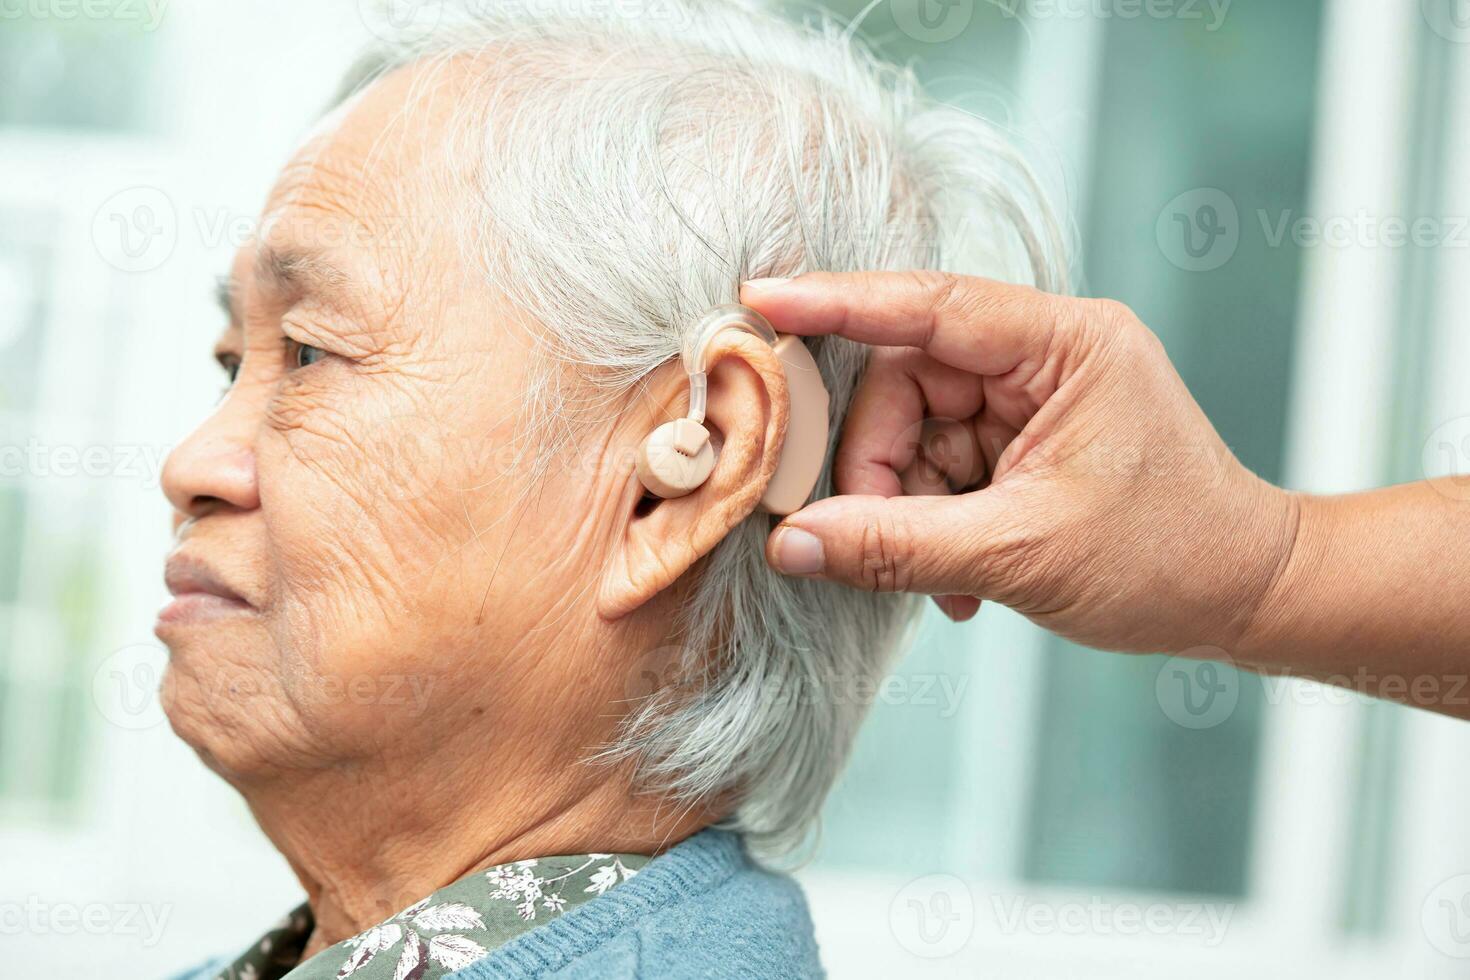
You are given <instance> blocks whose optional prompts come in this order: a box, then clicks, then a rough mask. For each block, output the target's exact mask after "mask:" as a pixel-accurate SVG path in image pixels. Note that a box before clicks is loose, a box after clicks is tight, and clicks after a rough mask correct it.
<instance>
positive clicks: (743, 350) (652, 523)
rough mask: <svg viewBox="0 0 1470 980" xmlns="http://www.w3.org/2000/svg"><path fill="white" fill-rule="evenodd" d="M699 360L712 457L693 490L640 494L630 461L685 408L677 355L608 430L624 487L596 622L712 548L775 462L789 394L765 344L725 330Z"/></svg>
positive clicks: (642, 598)
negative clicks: (623, 420) (704, 361)
mask: <svg viewBox="0 0 1470 980" xmlns="http://www.w3.org/2000/svg"><path fill="white" fill-rule="evenodd" d="M708 363H709V364H710V369H709V405H708V408H707V410H706V412H705V423H704V424H705V428H707V429H709V431H710V439H711V441H712V442H713V443H714V445H715V447H716V449H717V450H718V453H719V455H718V458H717V459H716V461H715V468H714V471H713V472H712V473H710V476H709V479H708V480H706V481H705V482H704V484H703V485H702V486H701V487H699V489H697V490H695V491H694V492H693V493H691V494H688V495H686V496H683V497H677V498H674V499H672V500H660V499H658V498H655V497H645V495H644V493H643V488H642V486H641V485H640V484H639V483H638V478H637V476H636V474H635V473H634V466H633V462H632V461H633V460H634V459H635V458H636V454H637V450H638V447H639V446H640V445H641V444H642V442H643V440H644V438H646V437H647V435H648V433H650V432H652V431H653V430H654V429H655V428H657V427H658V426H659V425H661V424H663V423H664V422H667V421H669V420H670V419H675V418H679V417H681V416H682V415H683V413H684V412H685V410H686V409H687V406H688V404H689V378H688V375H686V374H685V373H684V370H683V367H682V365H680V364H679V363H678V362H677V361H674V362H671V363H669V364H665V365H663V366H662V367H660V368H659V369H658V370H657V371H655V372H654V373H653V375H651V376H650V378H649V383H648V386H647V388H646V389H645V395H644V397H643V398H642V399H641V400H640V402H638V403H636V404H635V405H633V406H631V409H632V410H630V411H629V412H627V413H625V414H626V416H627V418H628V421H629V424H628V425H626V426H620V427H619V431H618V434H617V435H616V436H615V438H616V439H617V440H618V443H619V444H618V445H617V447H616V449H617V450H618V451H619V456H618V458H619V459H620V460H627V463H626V464H624V465H622V466H620V467H619V468H618V470H619V472H622V473H625V474H626V479H627V481H628V486H627V489H626V490H625V491H624V500H623V501H622V506H621V508H620V510H619V511H618V521H619V525H618V527H617V528H616V529H615V534H614V535H613V537H612V539H611V540H610V543H609V546H610V549H611V553H610V555H609V558H610V561H609V562H608V565H607V571H606V573H605V574H604V576H603V579H602V584H601V588H600V590H599V593H598V601H597V609H598V613H599V614H600V615H601V616H602V617H603V618H604V619H608V620H613V619H620V618H621V617H623V616H626V615H628V614H629V613H631V612H633V611H634V610H636V609H639V608H640V607H642V606H643V605H644V604H645V603H647V602H648V601H649V600H650V599H652V598H653V597H654V596H656V595H658V594H659V593H660V592H662V591H663V590H664V589H667V588H668V587H669V586H670V585H672V584H674V582H676V581H678V579H679V577H680V576H682V575H683V574H684V573H685V572H687V571H689V569H690V568H691V567H692V566H693V565H694V563H695V562H697V561H699V560H700V559H701V558H703V557H704V556H705V555H707V554H709V553H710V552H711V551H713V550H714V548H715V545H717V544H719V543H720V542H721V541H723V540H724V539H725V537H726V536H727V535H729V533H730V532H731V531H733V530H734V529H735V527H736V526H737V525H739V524H740V522H741V521H743V520H745V518H746V517H748V516H750V514H751V512H752V511H754V510H755V508H756V505H757V504H758V503H760V499H761V495H762V494H763V493H765V489H766V486H767V484H769V483H770V482H771V476H772V475H773V474H774V473H775V472H776V465H777V464H778V463H779V462H780V461H781V446H782V443H783V442H784V440H785V437H786V421H787V418H788V417H789V414H790V398H789V396H788V393H787V389H786V373H785V370H784V369H783V368H782V366H781V360H780V358H779V357H778V356H777V355H776V352H775V350H773V349H772V348H771V346H770V345H769V344H767V343H765V342H764V341H762V340H761V339H760V338H758V337H753V336H751V335H750V334H747V333H744V332H742V331H739V330H726V331H724V332H723V333H721V334H719V335H718V336H717V337H716V338H715V340H714V342H713V344H712V345H711V347H710V350H709V354H708Z"/></svg>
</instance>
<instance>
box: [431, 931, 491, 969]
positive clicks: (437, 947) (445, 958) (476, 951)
mask: <svg viewBox="0 0 1470 980" xmlns="http://www.w3.org/2000/svg"><path fill="white" fill-rule="evenodd" d="M429 955H430V956H431V957H433V959H434V962H435V963H438V964H439V965H440V966H442V967H444V969H446V970H458V969H459V968H460V967H462V966H469V965H470V964H471V963H473V962H475V961H476V960H478V959H481V958H482V957H484V956H487V955H489V951H488V950H486V949H485V947H483V946H481V945H480V944H479V943H477V942H475V941H474V940H473V939H469V938H467V937H465V936H454V935H449V934H445V935H443V936H435V937H434V938H433V939H430V940H429Z"/></svg>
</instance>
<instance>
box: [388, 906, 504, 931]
mask: <svg viewBox="0 0 1470 980" xmlns="http://www.w3.org/2000/svg"><path fill="white" fill-rule="evenodd" d="M405 917H406V918H407V917H408V916H405ZM412 919H413V924H414V926H415V927H417V928H419V929H427V930H429V931H430V932H439V931H440V930H442V929H483V928H485V920H484V919H483V918H482V917H481V916H480V913H478V912H476V911H475V910H474V909H472V908H470V907H469V906H468V905H466V904H464V903H463V902H445V903H444V904H442V905H435V906H434V907H433V908H428V909H424V910H423V911H421V912H418V913H416V914H415V915H413V916H412Z"/></svg>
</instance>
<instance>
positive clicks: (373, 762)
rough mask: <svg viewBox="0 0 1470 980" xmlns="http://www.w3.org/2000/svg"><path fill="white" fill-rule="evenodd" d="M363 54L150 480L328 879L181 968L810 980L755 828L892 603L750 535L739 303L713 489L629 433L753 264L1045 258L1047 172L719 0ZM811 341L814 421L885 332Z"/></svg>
mask: <svg viewBox="0 0 1470 980" xmlns="http://www.w3.org/2000/svg"><path fill="white" fill-rule="evenodd" d="M475 6H476V7H477V8H480V7H484V6H487V5H481V4H476V5H475ZM596 9H603V8H602V6H601V5H597V6H596ZM618 9H621V8H618ZM354 77H355V78H357V79H358V81H357V83H356V84H355V85H354V86H352V91H351V93H350V94H349V95H348V96H347V97H345V98H344V100H343V101H342V102H341V103H340V104H339V105H338V107H337V108H336V109H335V110H334V111H333V112H332V113H331V114H330V115H329V116H328V117H327V118H325V119H324V120H323V121H322V123H321V124H320V125H319V126H317V127H316V129H315V130H314V131H313V132H312V133H311V134H310V135H309V136H308V137H307V139H306V140H305V141H304V143H303V144H302V146H301V148H300V150H299V151H298V152H297V153H296V155H295V157H294V159H293V160H291V162H290V163H289V164H288V165H287V166H286V168H285V170H284V171H283V172H282V174H281V177H280V180H279V182H278V183H277V185H276V187H275V189H274V190H273V192H272V193H271V195H270V197H269V200H268V201H267V203H266V205H265V211H264V216H263V219H262V221H261V222H260V226H259V232H258V234H257V236H256V238H255V240H253V241H252V242H251V243H250V244H249V245H248V246H247V247H245V248H244V249H242V250H241V252H240V254H239V255H238V257H237V259H236V260H235V262H234V265H233V268H232V270H231V274H230V276H229V278H228V282H227V285H228V288H227V290H226V291H225V298H226V299H227V305H228V313H229V324H228V326H227V328H226V329H225V331H224V333H223V335H222V337H221V339H220V341H219V343H218V347H217V351H216V355H217V358H218V361H219V363H220V365H222V366H223V368H224V370H225V372H226V374H227V375H228V377H229V382H230V384H229V389H228V391H227V393H226V394H225V397H224V399H223V400H222V401H221V403H220V405H219V407H218V409H217V410H216V411H215V413H214V414H213V416H212V417H211V418H210V419H209V420H208V421H207V422H205V423H204V424H203V425H202V426H201V427H200V428H199V429H198V430H197V431H196V432H195V433H194V434H193V435H192V436H191V437H190V438H189V439H188V441H187V442H186V443H184V444H183V445H181V446H180V447H179V448H178V449H177V450H176V451H175V452H174V453H173V455H172V456H171V458H170V460H169V462H168V466H167V470H166V474H165V480H164V483H165V489H166V492H167V495H168V498H169V501H170V502H171V503H172V505H173V507H174V508H175V510H176V511H177V515H176V523H177V536H178V547H177V548H176V550H175V551H174V552H173V553H172V554H171V556H170V557H169V560H168V565H167V573H166V577H167V581H168V585H169V588H170V590H171V591H172V592H173V593H174V595H175V596H176V599H175V600H174V602H173V603H172V604H171V605H169V606H168V607H167V608H166V609H165V610H164V611H163V613H162V614H161V615H160V619H159V624H158V627H157V631H158V634H159V636H160V637H161V638H162V639H163V640H164V642H166V643H167V645H168V647H169V650H170V651H171V662H170V667H169V671H168V675H167V679H166V682H165V685H164V691H163V694H164V700H165V705H166V708H167V711H168V715H169V718H170V720H171V722H172V724H173V727H174V729H175V731H177V732H178V734H179V735H180V737H182V738H183V739H184V740H186V741H187V742H188V743H189V744H190V745H191V746H193V747H194V748H195V749H196V750H197V752H198V754H199V756H200V757H201V758H202V759H203V760H204V762H205V763H206V764H207V765H208V766H210V767H211V768H212V769H213V770H215V771H216V772H218V773H219V774H220V775H221V776H222V777H224V778H225V779H226V780H228V781H229V782H230V784H231V785H233V786H234V787H235V788H237V789H238V790H239V791H240V793H241V794H242V795H243V796H244V797H245V799H246V800H247V801H248V803H249V805H250V808H251V810H252V812H253V813H254V815H255V817H256V819H257V820H258V821H259V823H260V826H261V828H262V829H263V830H264V831H265V833H266V834H267V835H268V836H269V838H270V840H271V841H272V842H273V843H274V844H275V846H276V847H278V848H279V849H280V851H281V853H282V854H283V855H284V856H285V858H286V860H287V861H289V862H290V865H291V867H292V869H293V871H294V872H295V873H296V875H297V876H298V877H299V879H300V881H301V884H302V886H303V888H304V889H305V892H306V903H305V904H304V905H302V906H301V907H300V908H299V909H297V910H296V911H294V912H292V913H291V914H290V915H289V916H287V918H286V920H285V921H284V922H283V923H281V924H279V925H278V926H277V927H276V928H275V929H273V930H271V931H270V932H268V933H266V934H265V935H264V936H263V937H261V938H259V939H256V940H254V941H250V938H249V937H248V936H242V937H241V948H242V949H243V952H240V953H238V954H236V955H233V956H230V957H227V958H226V959H223V960H221V961H219V962H217V963H214V964H211V965H209V966H208V967H205V968H203V969H201V970H199V971H197V972H194V973H191V974H189V976H190V977H199V978H208V977H221V978H228V980H245V978H250V980H274V978H278V977H286V976H289V977H291V978H293V980H306V978H318V977H349V976H358V977H364V978H367V977H385V978H386V977H395V978H406V977H441V976H449V975H453V976H455V977H461V978H473V977H503V976H526V975H542V974H555V975H557V976H566V977H574V976H575V977H593V976H596V977H621V976H650V977H683V976H696V975H697V976H734V975H740V976H763V977H764V976H769V977H777V976H780V977H787V976H790V977H805V976H814V975H819V974H820V972H821V966H820V963H819V961H818V957H817V951H816V946H815V942H814V940H813V937H812V928H811V922H810V919H809V917H808V913H807V910H806V907H805V905H804V902H803V899H802V896H801V894H800V891H799V890H798V888H797V887H796V886H795V884H794V883H793V882H792V881H791V880H790V879H788V878H786V877H784V876H782V875H779V874H775V873H772V872H770V871H768V870H765V869H764V868H763V867H762V865H761V864H758V863H756V861H757V859H759V860H761V861H764V862H767V863H769V862H772V861H775V860H778V859H779V858H780V857H781V856H782V855H783V854H785V853H788V852H789V851H790V850H791V848H792V847H793V845H795V844H797V843H799V842H800V841H801V840H802V839H803V837H804V835H805V834H806V833H807V832H808V831H809V830H810V829H811V827H812V824H813V821H814V820H815V818H816V816H817V813H818V810H819V808H820V806H821V803H822V800H823V797H824V796H825V794H826V792H827V791H828V789H829V787H830V786H831V784H832V782H833V780H834V779H835V778H836V775H837V773H838V772H839V770H840V768H841V766H842V763H843V761H844V759H845V757H846V755H847V753H848V750H849V748H850V746H851V743H852V740H853V737H854V734H855V732H856V729H857V726H858V724H859V721H860V718H861V715H862V714H863V711H864V707H865V706H864V704H863V703H862V698H861V697H855V696H854V692H855V691H858V692H860V691H861V690H862V689H863V685H864V684H872V683H875V682H876V681H877V680H878V679H879V678H880V677H881V674H882V672H883V671H884V669H885V666H886V665H887V664H888V662H889V660H890V658H891V656H892V654H893V652H894V651H895V649H896V646H897V643H898V640H899V638H900V634H901V633H902V631H903V627H904V625H905V623H906V621H907V619H908V618H909V613H910V610H911V609H912V606H911V605H910V604H909V603H908V602H907V601H905V600H904V599H901V598H898V597H895V596H890V595H876V594H865V593H862V592H857V591H848V590H845V589H843V588H841V587H837V586H832V585H828V584H825V583H819V582H809V581H801V580H790V579H784V578H782V577H780V576H778V575H776V574H775V573H773V572H772V571H771V570H770V569H769V568H768V567H767V565H766V563H765V561H764V558H763V545H764V541H765V538H766V536H767V534H768V533H769V530H770V528H771V526H772V518H771V517H770V516H769V515H768V514H766V513H763V512H761V511H760V510H759V509H758V503H759V502H760V501H761V499H762V496H763V494H764V493H765V492H766V489H767V485H768V483H769V482H770V481H771V479H772V475H773V473H774V472H775V471H776V468H777V466H778V463H779V462H780V458H781V453H782V449H783V443H784V442H785V436H786V434H787V429H788V417H789V415H790V414H791V404H790V399H791V393H790V388H789V385H788V379H787V376H786V374H785V371H784V369H783V366H782V362H781V360H780V359H779V358H778V356H777V354H776V351H775V350H774V349H773V348H772V346H771V345H770V344H768V343H766V342H764V341H762V340H761V339H760V338H758V337H754V336H751V335H750V334H749V333H744V332H741V331H738V330H729V331H725V332H723V333H720V334H718V335H717V336H715V337H714V338H713V339H712V340H711V341H710V344H709V347H708V350H707V351H706V355H707V360H708V363H709V364H710V369H709V378H708V408H707V413H706V418H705V422H704V425H705V428H706V429H707V430H708V431H709V433H710V439H711V442H712V445H713V446H714V447H715V448H717V449H718V453H717V455H716V458H715V462H714V465H713V468H712V470H711V472H710V473H709V475H708V478H707V479H706V480H705V481H704V482H703V483H702V484H701V485H699V486H698V487H697V488H695V489H693V491H692V492H690V493H687V494H686V495H684V496H678V497H669V498H665V497H660V496H652V495H650V494H648V493H647V492H646V491H645V490H644V487H643V484H642V482H640V480H639V478H638V476H637V474H636V471H637V469H638V459H639V456H640V451H641V448H642V446H643V444H644V441H645V439H646V438H647V437H648V435H649V433H650V432H652V431H653V430H654V429H656V428H657V427H658V426H659V425H660V424H661V423H664V422H666V421H668V420H670V419H674V418H678V417H680V416H681V415H683V414H684V413H685V412H686V411H687V410H688V409H687V406H688V400H689V397H690V384H689V379H688V377H687V376H686V374H685V371H684V369H683V367H682V366H681V361H680V360H679V358H678V356H677V355H678V353H679V351H680V349H681V345H683V344H684V342H685V341H686V340H687V339H688V336H687V335H688V333H689V331H691V330H693V329H694V325H695V324H696V323H698V322H699V320H700V318H701V316H702V315H703V314H704V313H705V312H706V311H707V310H708V309H710V308H711V307H715V306H718V305H720V304H727V303H730V302H732V301H733V300H735V299H736V298H737V296H738V293H739V289H740V284H741V283H742V281H744V280H747V279H751V278H759V277H770V276H783V275H791V274H795V273H798V272H801V271H804V270H811V269H858V268H910V267H913V268H917V267H934V266H937V265H938V264H939V263H945V264H946V265H947V266H951V267H953V266H963V267H965V268H967V269H971V270H978V271H984V272H988V273H990V274H992V275H997V276H1007V277H1010V278H1022V277H1024V278H1028V279H1039V280H1040V281H1042V282H1043V283H1044V284H1047V285H1051V284H1053V277H1054V275H1055V272H1054V264H1053V261H1054V260H1053V259H1052V255H1053V254H1055V253H1054V252H1053V250H1052V249H1053V245H1052V240H1053V236H1051V235H1050V233H1049V230H1048V229H1049V228H1050V226H1049V224H1048V223H1047V222H1046V220H1045V218H1044V213H1045V212H1044V211H1043V210H1042V208H1041V205H1040V204H1039V202H1038V201H1037V200H1036V199H1035V198H1034V196H1033V195H1032V190H1031V188H1032V186H1033V185H1032V184H1031V182H1030V181H1029V178H1028V177H1027V175H1026V171H1025V170H1024V168H1023V167H1022V166H1021V165H1020V164H1019V162H1018V161H1017V159H1016V157H1015V156H1014V155H1013V154H1012V153H1011V152H1010V151H1008V150H1007V148H1006V147H1005V145H1004V144H1003V143H1002V142H1001V141H1000V140H998V139H997V138H996V137H995V136H994V135H993V134H991V133H990V132H989V131H987V130H986V129H985V128H984V126H983V125H982V124H980V123H978V122H976V121H975V120H973V119H970V118H968V117H966V116H964V115H963V114H960V113H957V112H954V111H952V110H946V109H942V108H939V107H933V106H927V105H925V104H924V103H922V102H921V101H920V100H919V98H918V96H917V94H916V91H915V85H914V82H913V80H912V78H911V77H910V76H909V75H908V74H906V73H904V72H899V71H896V70H892V69H889V68H886V67H884V66H882V65H880V64H878V63H876V62H875V61H873V60H872V59H871V58H869V57H868V56H866V55H864V54H863V53H862V52H860V51H858V50H855V49H854V48H853V47H852V45H851V44H850V42H849V41H848V40H847V39H846V36H845V35H844V34H843V33H842V32H840V31H839V30H837V29H835V28H833V27H831V26H829V25H823V26H818V27H814V28H810V29H798V28H796V27H794V26H792V25H790V24H788V23H786V22H783V21H780V20H777V19H775V18H773V17H770V16H767V15H764V14H761V13H758V12H752V11H748V10H745V9H743V8H738V7H734V6H723V5H709V4H704V3H700V4H693V3H691V4H689V5H688V6H686V5H684V4H683V3H682V2H679V3H676V2H673V0H660V3H659V4H658V5H657V7H655V8H651V9H650V11H649V12H648V13H647V15H646V16H641V17H634V16H623V15H622V14H611V13H610V14H607V15H606V16H604V17H601V18H598V17H594V16H591V15H589V16H588V17H572V16H569V15H566V14H563V15H560V16H557V17H554V18H545V17H541V18H533V17H531V16H529V15H527V14H525V13H524V12H522V13H520V14H518V15H514V16H512V15H510V14H495V13H492V12H489V11H487V10H484V9H477V10H475V11H474V12H473V13H466V14H464V15H463V16H460V17H454V18H446V20H445V21H444V22H443V23H442V24H441V25H440V28H439V30H438V31H437V33H436V34H435V35H434V36H433V37H432V38H430V39H429V40H428V41H427V42H423V43H419V44H415V45H414V46H412V47H408V48H403V49H400V50H394V51H391V52H390V53H388V55H387V56H385V57H382V58H380V59H379V60H378V62H377V63H376V64H375V65H374V66H373V67H372V69H371V70H370V71H369V72H367V73H366V74H365V75H364V74H361V73H358V74H356V75H355V76H354ZM811 350H812V352H813V353H814V355H815V359H816V363H817V365H818V366H819V368H820V372H821V376H822V379H823V381H824V382H825V386H826V389H827V391H828V392H829V393H830V416H829V419H828V420H827V421H830V423H831V425H830V429H831V432H832V436H831V438H832V440H834V441H835V439H836V436H837V430H838V428H839V426H840V423H841V420H842V418H843V415H844V413H845V411H846V410H847V408H848V403H849V402H850V400H851V397H852V392H853V390H854V386H855V384H856V382H857V380H858V378H859V376H860V373H861V372H862V370H863V365H864V361H865V352H864V350H863V349H861V348H859V347H857V346H856V345H853V344H850V343H848V342H845V341H841V340H837V339H827V340H823V341H818V342H813V343H812V344H811ZM797 421H800V420H797ZM808 421H809V420H808ZM793 424H795V423H793ZM828 486H829V478H828V476H827V474H826V471H825V469H824V470H823V473H822V475H821V478H820V481H819V484H818V487H817V491H816V492H817V493H818V494H822V493H825V492H828ZM752 854H754V855H756V858H752V856H751V855H752Z"/></svg>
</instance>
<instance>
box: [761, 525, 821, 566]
mask: <svg viewBox="0 0 1470 980" xmlns="http://www.w3.org/2000/svg"><path fill="white" fill-rule="evenodd" d="M771 555H772V558H774V559H775V565H776V570H777V571H779V572H784V573H786V574H787V575H813V574H816V573H817V572H820V571H821V570H822V569H823V567H825V566H826V564H827V556H826V555H825V554H824V553H823V552H822V539H821V538H819V537H817V536H816V535H815V534H812V533H811V532H809V531H803V530H802V529H801V528H799V527H783V528H781V530H780V531H778V532H777V533H776V543H775V546H774V547H772V549H771Z"/></svg>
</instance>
